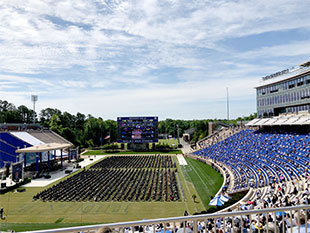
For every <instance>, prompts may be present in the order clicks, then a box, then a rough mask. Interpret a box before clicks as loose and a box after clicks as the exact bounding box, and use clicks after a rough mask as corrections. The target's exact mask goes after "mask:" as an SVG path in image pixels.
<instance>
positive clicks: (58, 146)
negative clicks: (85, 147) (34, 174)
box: [16, 143, 72, 153]
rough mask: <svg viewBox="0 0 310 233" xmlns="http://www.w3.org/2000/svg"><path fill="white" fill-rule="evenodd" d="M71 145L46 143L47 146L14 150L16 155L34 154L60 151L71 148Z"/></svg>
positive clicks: (41, 145)
mask: <svg viewBox="0 0 310 233" xmlns="http://www.w3.org/2000/svg"><path fill="white" fill-rule="evenodd" d="M71 146H72V145H71V144H68V143H47V144H40V145H36V146H31V147H27V148H23V149H18V150H16V153H36V152H44V151H53V150H60V149H66V148H69V147H71Z"/></svg>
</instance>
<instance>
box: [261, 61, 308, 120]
mask: <svg viewBox="0 0 310 233" xmlns="http://www.w3.org/2000/svg"><path fill="white" fill-rule="evenodd" d="M256 95H257V98H256V100H257V116H258V117H259V118H263V117H272V116H278V115H279V114H281V113H289V112H299V111H307V110H308V111H309V110H310V61H308V62H305V63H303V64H300V65H299V66H297V67H292V68H291V69H286V70H283V71H281V72H277V73H275V74H271V75H268V76H266V77H263V78H262V80H261V82H260V84H259V86H257V87H256Z"/></svg>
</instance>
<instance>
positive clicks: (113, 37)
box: [0, 0, 310, 120]
mask: <svg viewBox="0 0 310 233" xmlns="http://www.w3.org/2000/svg"><path fill="white" fill-rule="evenodd" d="M309 9H310V1H309V0H294V1H292V0H260V1H257V0H231V1H223V0H209V1H208V0H203V1H202V0H201V1H200V0H190V1H188V0H160V1H156V0H139V1H134V0H131V1H127V0H60V1H57V0H1V4H0V99H1V100H7V101H9V102H12V103H13V104H15V105H16V106H19V105H26V106H27V107H29V108H32V103H31V95H38V102H37V103H36V111H37V112H38V111H40V110H41V109H44V108H47V107H50V108H57V109H60V110H61V111H63V112H65V111H67V112H69V113H71V114H76V113H77V112H81V113H84V114H86V115H87V114H91V115H93V116H95V117H102V118H103V119H116V117H118V116H159V119H160V120H163V119H166V118H172V119H211V118H213V119H214V118H216V119H224V118H226V117H227V111H226V109H227V107H226V99H227V92H226V90H227V88H228V95H229V116H230V118H237V117H239V116H248V115H250V114H252V113H254V112H256V99H255V89H254V87H255V86H257V85H258V83H259V80H260V79H261V77H263V76H266V75H269V74H272V73H276V72H278V71H281V70H284V69H287V68H290V67H292V66H296V65H298V64H300V63H302V62H305V61H307V60H310V56H309V54H310V20H309V16H310V11H309Z"/></svg>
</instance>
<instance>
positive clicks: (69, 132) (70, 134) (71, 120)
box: [0, 100, 256, 147]
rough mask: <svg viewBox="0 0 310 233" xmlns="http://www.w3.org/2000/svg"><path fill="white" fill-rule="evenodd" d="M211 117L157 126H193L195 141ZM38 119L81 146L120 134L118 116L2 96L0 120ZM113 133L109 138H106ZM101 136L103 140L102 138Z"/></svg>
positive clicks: (170, 129)
mask: <svg viewBox="0 0 310 233" xmlns="http://www.w3.org/2000/svg"><path fill="white" fill-rule="evenodd" d="M255 117H256V114H253V115H250V116H249V117H243V118H238V119H236V120H231V121H229V122H227V121H226V120H216V121H220V122H222V123H226V124H236V123H237V121H241V120H251V119H254V118H255ZM210 121H215V120H214V119H209V120H173V119H166V120H162V121H159V124H158V129H159V133H160V134H167V135H171V136H172V137H177V125H178V127H179V134H180V135H179V136H180V137H181V136H182V134H183V133H184V131H185V130H188V129H191V128H194V129H195V133H194V136H193V141H195V142H196V141H198V140H200V139H202V138H204V137H205V136H207V135H208V122H210ZM33 122H35V123H39V124H40V125H41V126H43V127H46V128H49V129H51V130H53V131H54V132H56V133H58V134H60V135H61V136H63V137H64V138H66V139H67V140H69V141H70V142H72V143H73V144H75V145H78V146H81V147H96V146H100V145H104V144H107V143H109V142H115V141H116V138H117V122H116V121H115V120H103V119H102V118H101V117H99V118H96V117H93V116H92V115H90V114H88V115H87V116H86V115H85V114H82V113H79V112H78V113H77V114H76V115H73V114H70V113H68V112H61V111H60V110H59V109H55V108H45V109H43V110H41V112H40V113H39V114H37V113H36V112H34V111H33V110H31V109H29V108H27V107H26V106H24V105H21V106H19V107H16V106H15V105H14V104H12V103H9V102H7V101H5V100H4V101H2V100H0V123H27V124H29V123H33ZM108 135H110V138H109V139H104V138H105V137H107V136H108ZM100 138H102V140H100Z"/></svg>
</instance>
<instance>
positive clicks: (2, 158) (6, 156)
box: [0, 132, 31, 168]
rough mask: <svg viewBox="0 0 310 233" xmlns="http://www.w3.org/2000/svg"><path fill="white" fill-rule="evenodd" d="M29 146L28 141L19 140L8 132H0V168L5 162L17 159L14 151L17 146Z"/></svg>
mask: <svg viewBox="0 0 310 233" xmlns="http://www.w3.org/2000/svg"><path fill="white" fill-rule="evenodd" d="M29 146H31V145H30V144H29V143H27V142H24V141H22V140H20V139H19V138H17V137H15V136H14V135H12V134H10V133H8V132H0V168H1V167H4V164H5V163H13V162H16V161H17V156H18V154H17V153H16V152H15V151H16V150H17V149H18V147H19V148H24V147H29Z"/></svg>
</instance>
